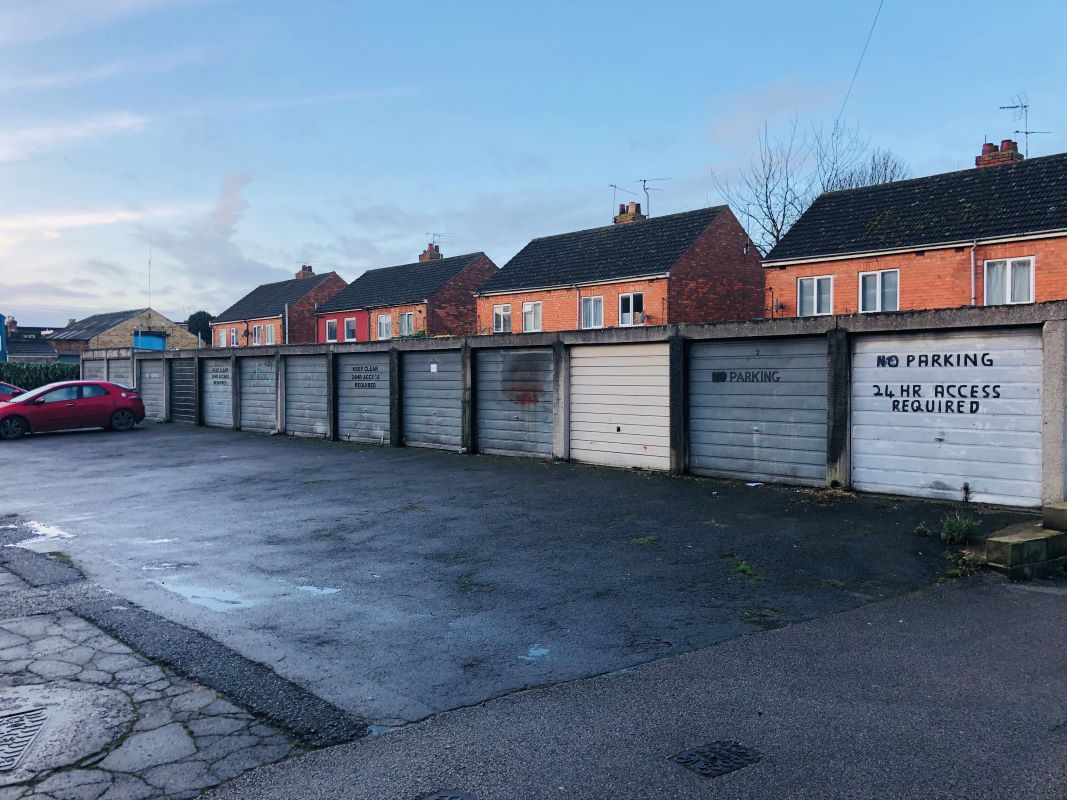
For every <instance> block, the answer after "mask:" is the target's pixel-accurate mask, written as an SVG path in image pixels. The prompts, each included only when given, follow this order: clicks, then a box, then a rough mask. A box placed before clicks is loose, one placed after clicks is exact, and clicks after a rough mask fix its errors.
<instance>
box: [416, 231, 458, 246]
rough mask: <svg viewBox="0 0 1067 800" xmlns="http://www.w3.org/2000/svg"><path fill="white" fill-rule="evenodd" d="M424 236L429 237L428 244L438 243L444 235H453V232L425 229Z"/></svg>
mask: <svg viewBox="0 0 1067 800" xmlns="http://www.w3.org/2000/svg"><path fill="white" fill-rule="evenodd" d="M423 235H424V236H429V237H430V244H440V242H441V240H442V239H444V238H445V237H446V236H455V235H456V234H454V233H444V232H443V231H426V233H424V234H423Z"/></svg>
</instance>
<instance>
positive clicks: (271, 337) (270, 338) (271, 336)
mask: <svg viewBox="0 0 1067 800" xmlns="http://www.w3.org/2000/svg"><path fill="white" fill-rule="evenodd" d="M267 344H274V325H268V326H267Z"/></svg>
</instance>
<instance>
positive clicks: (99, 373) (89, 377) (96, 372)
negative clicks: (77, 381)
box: [82, 359, 107, 381]
mask: <svg viewBox="0 0 1067 800" xmlns="http://www.w3.org/2000/svg"><path fill="white" fill-rule="evenodd" d="M106 370H107V367H106V366H105V364H104V362H103V361H102V360H100V359H92V360H86V361H82V380H83V381H102V380H107V376H106V375H105V371H106Z"/></svg>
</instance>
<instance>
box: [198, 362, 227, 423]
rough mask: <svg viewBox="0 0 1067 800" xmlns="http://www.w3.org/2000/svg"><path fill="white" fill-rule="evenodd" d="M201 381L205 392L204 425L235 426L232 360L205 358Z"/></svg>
mask: <svg viewBox="0 0 1067 800" xmlns="http://www.w3.org/2000/svg"><path fill="white" fill-rule="evenodd" d="M203 370H204V374H203V377H202V378H201V380H200V385H201V387H202V391H203V397H204V400H203V403H204V405H203V410H204V424H205V425H211V426H214V427H220V428H229V427H232V426H233V411H232V409H233V398H232V396H231V394H230V393H231V391H232V389H231V383H230V381H231V377H232V376H231V375H230V359H228V358H205V359H204V361H203Z"/></svg>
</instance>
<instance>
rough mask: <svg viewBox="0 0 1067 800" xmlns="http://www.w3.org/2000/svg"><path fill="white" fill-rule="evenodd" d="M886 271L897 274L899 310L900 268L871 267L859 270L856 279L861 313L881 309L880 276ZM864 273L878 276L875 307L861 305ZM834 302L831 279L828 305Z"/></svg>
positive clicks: (798, 307) (798, 304) (798, 287)
mask: <svg viewBox="0 0 1067 800" xmlns="http://www.w3.org/2000/svg"><path fill="white" fill-rule="evenodd" d="M887 272H895V273H896V274H897V311H900V269H899V268H898V269H873V270H869V271H867V272H861V273H860V274H859V278H857V280H856V291H857V292H858V293H859V302H858V303H857V305H856V308H858V309H859V312H860V313H861V314H879V313H881V311H882V276H883V275H885V274H886V273H887ZM864 275H877V276H878V288H877V290H876V291H875V295H874V299H875V305H876V306H877V308H864V307H863V276H864ZM833 302H834V286H833V280H832V279H831V281H830V306H831V308H832V307H833ZM799 310H800V285H799V284H798V285H797V311H799Z"/></svg>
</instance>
